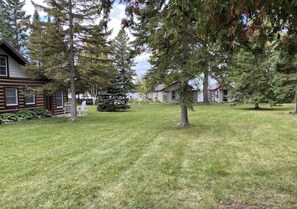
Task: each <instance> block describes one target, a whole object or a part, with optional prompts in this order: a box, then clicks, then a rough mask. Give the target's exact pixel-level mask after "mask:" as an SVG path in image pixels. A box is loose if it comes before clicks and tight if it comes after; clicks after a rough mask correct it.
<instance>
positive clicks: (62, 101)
mask: <svg viewBox="0 0 297 209" xmlns="http://www.w3.org/2000/svg"><path fill="white" fill-rule="evenodd" d="M58 93H61V97H62V98H61V99H62V106H58V105H57V94H58ZM63 107H64V95H63V91H57V92H56V108H63Z"/></svg>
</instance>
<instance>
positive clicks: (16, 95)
mask: <svg viewBox="0 0 297 209" xmlns="http://www.w3.org/2000/svg"><path fill="white" fill-rule="evenodd" d="M7 89H10V90H14V91H15V101H16V103H14V104H7V94H6V90H7ZM5 104H6V106H16V105H18V104H19V101H18V90H17V89H16V88H5Z"/></svg>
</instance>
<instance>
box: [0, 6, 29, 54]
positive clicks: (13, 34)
mask: <svg viewBox="0 0 297 209" xmlns="http://www.w3.org/2000/svg"><path fill="white" fill-rule="evenodd" d="M2 5H4V6H3V8H4V10H5V11H1V17H2V19H3V22H2V23H1V26H0V30H1V31H2V34H1V36H2V37H3V38H5V39H7V40H8V41H9V42H10V43H12V44H13V45H14V46H15V48H16V49H17V50H18V51H21V52H25V51H26V50H25V46H26V38H27V31H28V27H29V19H30V15H26V12H25V11H23V7H24V5H25V1H20V0H5V1H3V0H1V3H0V6H1V7H2Z"/></svg>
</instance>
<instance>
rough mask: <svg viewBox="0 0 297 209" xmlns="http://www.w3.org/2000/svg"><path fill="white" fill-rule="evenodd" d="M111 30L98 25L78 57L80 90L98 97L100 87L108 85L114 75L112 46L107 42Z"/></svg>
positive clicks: (87, 38)
mask: <svg viewBox="0 0 297 209" xmlns="http://www.w3.org/2000/svg"><path fill="white" fill-rule="evenodd" d="M109 34H110V32H109V31H108V32H104V27H103V26H102V25H98V26H96V27H94V29H93V30H92V31H91V34H90V36H89V37H86V38H85V39H86V41H85V43H86V44H85V46H84V48H83V50H82V51H81V53H80V54H79V57H78V63H77V68H78V76H79V77H78V92H83V93H84V92H89V93H90V94H91V96H93V97H96V95H97V93H98V91H99V90H100V88H103V87H107V86H108V85H109V84H110V80H111V79H112V78H113V77H114V74H115V69H114V66H113V64H112V60H111V59H110V56H111V47H110V44H109V43H108V42H107V40H106V39H107V36H108V35H109Z"/></svg>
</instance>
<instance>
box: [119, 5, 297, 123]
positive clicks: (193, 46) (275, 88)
mask: <svg viewBox="0 0 297 209" xmlns="http://www.w3.org/2000/svg"><path fill="white" fill-rule="evenodd" d="M126 5H127V9H126V11H127V18H126V19H125V20H124V21H123V23H124V24H125V25H126V26H127V27H131V28H132V29H133V30H134V31H135V33H134V35H135V36H136V41H135V43H136V45H137V46H138V50H139V51H149V52H150V53H151V54H152V56H151V57H150V63H151V64H152V68H151V69H150V70H149V71H148V73H147V74H146V75H145V82H146V84H147V86H148V88H147V89H151V88H152V87H153V86H154V85H156V84H158V83H163V82H165V83H167V84H168V85H169V84H170V83H172V81H179V84H180V86H179V94H180V106H181V119H180V123H179V125H180V126H182V127H188V126H189V125H190V123H189V120H188V113H187V111H188V109H192V108H193V101H192V100H191V98H192V95H191V89H189V88H188V87H187V85H188V83H189V81H190V80H192V79H195V78H197V76H198V75H201V74H202V75H203V78H204V81H203V87H204V88H203V89H204V98H205V99H207V86H208V78H209V77H210V76H211V77H213V78H215V79H216V80H218V81H219V82H220V83H222V84H228V83H234V87H235V88H234V91H233V98H235V99H237V100H239V101H248V102H251V103H254V105H255V108H259V104H260V103H270V104H275V103H278V102H291V101H292V100H293V98H294V95H295V108H294V112H295V113H297V68H296V67H297V65H296V64H297V62H296V61H297V60H296V58H297V53H296V52H297V47H296V46H297V45H296V43H297V36H296V31H297V21H296V20H297V2H296V1H278V0H271V1H265V0H256V1H254V0H253V1H243V0H240V1H232V0H227V1H226V0H218V1H203V0H191V1H190V0H185V1H176V0H161V1H157V0H146V1H144V0H130V1H126ZM207 102H208V101H205V103H207Z"/></svg>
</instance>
